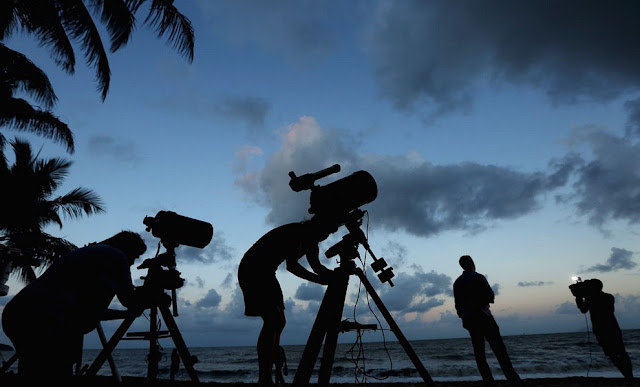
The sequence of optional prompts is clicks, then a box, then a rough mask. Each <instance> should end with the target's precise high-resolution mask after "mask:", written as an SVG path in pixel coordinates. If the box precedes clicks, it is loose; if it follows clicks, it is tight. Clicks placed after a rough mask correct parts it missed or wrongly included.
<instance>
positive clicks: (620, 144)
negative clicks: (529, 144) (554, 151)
mask: <svg viewBox="0 0 640 387" xmlns="http://www.w3.org/2000/svg"><path fill="white" fill-rule="evenodd" d="M570 140H571V145H572V146H574V147H579V146H586V147H587V148H588V150H589V151H590V153H591V154H592V157H591V158H590V160H585V159H583V158H582V157H580V156H577V155H576V154H573V156H572V159H571V161H570V163H572V164H573V166H574V177H573V178H574V182H573V188H574V189H573V191H572V192H571V193H570V194H567V195H564V196H558V200H560V201H564V202H572V203H574V204H575V206H576V208H577V210H578V212H579V213H580V214H582V215H584V216H586V217H587V218H588V219H589V223H590V224H592V225H594V226H596V227H602V226H603V225H604V224H605V223H606V222H608V221H610V220H622V221H626V222H628V223H629V224H638V223H640V207H639V205H638V203H640V144H638V143H635V142H632V141H629V140H628V139H625V138H623V137H617V136H614V135H612V134H609V133H606V132H604V131H603V130H602V129H600V128H597V127H582V128H579V129H576V131H575V133H574V135H573V136H572V137H571V139H570Z"/></svg>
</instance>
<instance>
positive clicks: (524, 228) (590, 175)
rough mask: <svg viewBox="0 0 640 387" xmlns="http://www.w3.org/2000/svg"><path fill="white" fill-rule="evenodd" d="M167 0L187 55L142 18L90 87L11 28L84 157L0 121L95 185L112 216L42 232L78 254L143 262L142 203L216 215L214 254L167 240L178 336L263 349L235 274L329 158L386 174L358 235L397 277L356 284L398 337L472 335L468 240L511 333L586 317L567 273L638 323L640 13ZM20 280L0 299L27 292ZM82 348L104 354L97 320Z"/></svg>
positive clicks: (296, 335)
mask: <svg viewBox="0 0 640 387" xmlns="http://www.w3.org/2000/svg"><path fill="white" fill-rule="evenodd" d="M176 5H177V6H178V7H179V9H180V10H181V11H182V13H183V14H184V15H185V16H187V17H188V18H189V19H190V20H191V22H192V23H193V27H194V29H195V36H196V40H195V42H196V44H195V56H194V60H193V62H192V63H188V62H186V61H185V60H184V59H183V58H182V57H180V56H179V55H178V54H177V53H176V52H175V51H174V50H172V48H171V47H169V46H168V45H167V44H166V42H165V40H164V39H157V38H156V36H155V35H154V34H153V32H152V31H149V30H147V29H146V28H144V27H143V26H142V25H140V26H139V27H138V29H137V31H136V33H135V34H134V35H133V38H132V40H131V41H130V42H129V44H128V45H127V47H125V48H124V49H121V50H120V51H118V52H117V53H115V54H112V55H111V56H110V57H109V60H110V66H111V84H110V88H109V94H108V96H107V98H106V100H105V101H104V102H103V101H101V98H100V94H99V93H98V92H97V91H96V87H97V83H96V82H95V81H94V72H93V69H91V68H87V67H86V66H84V65H83V64H82V63H81V61H80V60H78V65H77V68H76V73H75V74H74V75H69V74H66V73H64V72H63V71H62V70H60V69H59V68H57V67H56V66H55V64H54V63H53V61H52V60H51V59H50V56H49V51H48V49H46V48H42V47H39V46H38V44H37V42H36V41H35V40H34V39H33V37H30V36H27V35H21V34H16V35H14V36H12V37H11V38H10V39H7V40H6V41H5V42H4V43H5V44H6V45H7V46H9V47H10V48H12V49H14V50H18V51H21V52H23V53H25V54H26V55H27V56H28V57H29V59H31V60H32V61H33V62H34V63H35V64H36V65H38V66H40V67H41V68H42V69H44V70H45V71H46V72H47V74H48V75H49V77H50V79H51V82H52V84H53V87H54V90H55V91H56V94H57V95H58V97H59V102H58V104H57V105H56V107H55V109H54V113H55V114H56V115H58V116H59V117H60V118H61V119H62V120H63V121H65V122H66V123H67V124H68V125H69V127H70V128H71V130H72V131H73V133H74V135H75V139H76V149H77V150H76V152H75V153H74V154H73V155H69V154H66V153H65V151H64V148H63V147H61V146H59V145H57V144H54V143H52V142H51V141H47V140H43V139H41V138H38V137H34V136H28V135H25V134H23V133H19V132H14V131H9V130H5V129H3V133H4V134H5V135H6V136H7V137H8V138H11V137H12V136H14V135H17V136H21V137H25V138H28V139H29V140H30V141H31V142H32V144H33V146H34V148H36V149H40V147H41V149H42V150H41V155H42V156H43V157H66V158H69V159H71V160H72V161H73V166H72V168H71V173H70V175H69V177H68V178H67V179H66V182H65V185H64V186H63V187H62V188H61V189H60V192H59V193H60V194H62V193H66V192H68V191H69V190H71V189H73V188H75V187H79V186H82V187H86V188H90V189H92V190H94V191H95V192H96V193H97V194H98V195H99V196H100V197H101V198H102V200H103V202H104V204H105V206H106V208H107V212H106V213H104V214H100V215H96V216H91V217H87V218H84V219H81V220H68V221H66V222H65V226H64V227H63V228H62V229H57V228H52V229H50V230H49V231H50V232H51V233H52V234H54V235H56V236H61V237H65V238H67V239H69V240H70V241H72V242H74V243H75V244H77V245H79V246H82V245H84V244H86V243H89V242H93V241H97V240H101V239H104V238H106V237H108V236H110V235H112V234H113V233H115V232H117V231H119V230H121V229H132V230H134V231H140V232H141V233H142V234H143V235H144V236H145V238H146V240H147V242H148V246H149V249H148V251H147V256H146V257H152V256H153V255H154V254H155V251H156V248H157V243H158V240H157V239H155V238H153V236H151V234H150V233H149V232H146V231H145V230H144V225H143V224H142V220H143V219H144V217H145V216H154V215H155V214H156V213H157V212H158V211H160V210H169V211H175V212H177V213H179V214H181V215H184V216H187V217H192V218H196V219H199V220H204V221H207V222H209V223H211V224H212V225H213V227H214V236H213V239H212V242H211V243H210V244H209V245H208V246H207V247H205V248H204V249H196V248H190V247H185V246H181V247H179V248H178V249H177V255H178V270H180V271H181V272H182V276H183V277H184V278H185V280H186V281H187V284H186V285H185V286H184V287H182V288H180V289H179V290H178V310H179V316H178V317H176V321H177V323H178V325H179V327H180V329H181V332H182V334H183V336H184V338H185V341H186V342H187V345H189V346H218V345H254V344H255V340H256V338H257V335H258V331H259V329H260V327H261V321H260V319H258V318H249V317H245V316H244V315H243V308H244V306H243V304H242V296H241V293H240V291H239V288H238V286H237V278H236V271H237V265H238V263H239V261H240V259H241V257H242V255H243V254H244V252H245V251H246V250H247V249H248V248H249V247H250V246H251V245H252V244H253V243H254V242H255V241H256V240H257V239H258V238H259V237H260V236H261V235H262V234H264V233H265V232H267V231H268V230H270V229H271V228H273V227H276V226H278V225H280V224H284V223H287V222H293V221H299V220H302V219H305V218H308V217H309V214H308V212H307V209H308V207H309V191H302V192H293V191H292V190H291V189H290V188H289V185H288V182H289V176H288V173H289V172H290V171H295V172H296V173H297V174H298V175H301V174H303V173H308V172H314V171H317V170H320V169H323V168H326V167H328V166H330V165H333V164H336V163H338V164H340V165H341V171H340V172H339V173H337V174H334V175H331V176H329V177H326V178H324V179H321V180H319V181H318V182H317V183H318V184H320V185H324V184H327V183H329V182H331V181H333V180H335V179H338V178H342V177H346V176H348V175H350V174H351V173H353V172H355V171H358V170H366V171H368V172H369V173H371V175H372V176H373V177H374V178H375V179H376V182H377V185H378V197H377V198H376V200H375V201H373V202H372V203H369V204H367V205H365V206H363V209H366V210H367V211H368V216H367V217H365V221H366V222H368V223H366V224H365V225H363V229H365V228H366V232H367V233H368V236H369V244H370V245H371V248H372V251H373V252H374V253H375V254H376V256H377V257H384V258H385V260H386V261H387V262H388V264H389V266H391V267H393V271H394V273H395V278H394V279H393V282H394V284H395V286H393V287H391V286H389V285H388V284H382V283H380V281H379V280H378V279H377V278H376V277H375V275H373V274H370V277H369V278H370V281H371V283H372V284H373V285H374V286H375V287H376V291H377V293H378V294H379V295H380V296H381V298H382V300H383V302H384V303H385V305H386V306H387V308H388V309H390V310H391V311H392V313H393V315H394V318H395V319H396V322H397V323H398V325H399V326H400V328H401V329H402V331H403V332H404V334H405V335H406V336H407V337H408V338H410V339H429V338H446V337H466V335H467V332H466V331H465V330H464V329H463V328H462V326H461V324H460V320H459V319H458V317H457V316H456V315H455V309H454V307H453V298H452V293H451V290H452V283H453V281H454V280H455V279H456V278H457V276H458V275H460V273H461V269H460V267H459V266H458V258H459V257H460V256H461V255H463V254H469V255H471V256H472V257H474V259H475V261H476V265H477V270H478V272H480V273H482V274H485V275H486V276H487V278H488V280H489V282H490V284H491V285H492V286H493V287H494V289H495V291H496V294H497V296H496V301H495V304H493V305H492V306H491V308H492V311H493V313H494V315H495V316H496V319H497V321H498V323H499V324H500V326H501V330H502V333H503V334H505V335H510V334H523V333H527V334H534V333H547V332H566V331H578V330H584V329H585V319H584V316H583V315H581V314H580V313H579V311H578V309H577V308H576V307H575V304H574V301H573V297H572V296H571V293H570V292H569V289H568V285H570V284H571V283H572V281H571V276H572V275H579V276H581V277H582V278H583V279H586V278H599V279H601V280H602V281H603V283H604V290H605V291H607V292H609V293H611V294H614V295H615V297H616V316H617V318H618V321H619V322H620V325H621V326H622V328H624V329H636V328H640V291H639V288H638V285H637V283H638V274H639V270H638V266H637V261H638V259H637V257H638V255H637V254H638V242H637V232H638V222H639V221H640V211H638V206H637V204H636V203H638V192H640V175H639V172H638V171H640V168H638V166H639V165H640V152H638V150H639V145H638V135H639V134H640V99H639V98H638V97H639V86H640V72H639V71H638V66H637V63H638V59H640V58H637V56H638V55H639V54H638V53H640V50H639V48H640V46H639V45H640V43H638V40H637V38H636V36H638V33H640V31H639V29H640V27H639V26H638V25H637V22H636V20H637V17H638V16H639V14H640V5H638V4H636V3H634V2H628V3H627V2H625V3H620V4H619V7H618V8H613V7H610V8H608V7H607V6H606V5H604V4H603V3H599V2H562V3H558V2H555V3H553V6H550V5H548V4H545V3H541V2H525V3H522V2H518V3H517V5H516V4H515V3H510V2H503V1H486V2H473V3H470V2H465V3H453V2H446V1H433V2H422V1H401V2H400V1H396V2H393V1H350V2H339V1H328V2H322V3H319V2H313V1H297V2H292V1H275V2H268V3H263V2H257V1H244V2H237V1H236V2H232V1H215V2H209V1H204V0H199V1H191V2H176ZM78 55H80V54H78ZM345 233H346V230H344V229H341V230H339V231H338V232H337V233H335V234H334V235H332V236H331V237H330V238H329V239H328V240H327V241H325V242H323V244H322V245H321V251H323V250H324V249H326V248H328V247H330V246H331V245H332V244H333V243H335V242H337V241H338V240H339V239H340V238H341V236H342V235H344V234H345ZM360 252H361V254H362V256H363V258H364V256H365V254H364V253H365V252H364V249H362V248H361V249H360ZM321 259H322V262H323V263H325V264H326V265H327V266H328V267H330V268H333V267H335V266H336V260H335V259H325V258H324V257H323V256H322V255H321ZM303 260H304V259H303ZM369 262H371V258H369V259H368V261H367V264H366V267H369ZM283 266H284V265H283ZM134 269H135V267H134ZM132 274H133V276H134V278H136V279H137V278H139V277H140V276H141V275H144V274H145V271H144V270H133V273H132ZM277 276H278V278H279V280H280V281H281V284H282V287H283V290H284V293H285V299H286V308H287V310H286V315H287V321H288V323H287V326H286V328H285V331H284V333H283V338H282V341H283V343H285V344H302V343H304V342H305V341H306V338H307V336H308V333H309V331H310V329H311V325H312V323H313V319H314V318H315V315H316V312H317V308H318V305H319V302H320V300H321V299H322V295H323V292H324V289H325V288H324V287H322V286H319V285H315V284H307V283H305V282H304V281H302V280H299V279H298V278H296V277H295V276H293V275H292V274H290V273H288V272H286V271H285V270H284V268H283V267H282V268H281V269H280V270H279V271H278V274H277ZM357 282H358V281H357V280H356V279H355V278H353V279H352V280H351V288H350V292H349V295H348V297H347V300H346V302H347V307H346V308H345V314H344V317H345V318H347V317H349V318H353V316H354V313H355V316H356V319H357V320H358V321H360V322H365V323H367V322H374V321H375V318H374V316H373V314H372V312H371V311H370V310H369V308H368V307H367V304H366V297H364V294H361V297H360V299H359V301H358V304H357V307H356V308H354V307H353V305H354V301H355V299H356V298H355V292H356V291H357V289H358V287H357V285H358V283H357ZM138 283H140V281H139V280H138ZM10 285H11V287H10V294H9V296H7V297H3V298H1V299H0V305H4V304H5V303H6V302H7V301H8V300H9V299H10V297H11V296H12V295H13V294H15V293H16V292H17V291H19V289H20V288H21V286H22V285H20V284H18V283H16V282H15V281H13V280H12V282H10ZM114 306H117V305H114ZM354 310H355V312H354ZM374 310H375V308H374ZM378 317H379V318H380V314H379V313H378ZM145 323H146V324H148V323H147V322H146V320H145V319H144V318H139V319H138V321H136V323H135V325H134V327H133V328H132V330H144V329H145V327H146V329H148V326H146V325H145ZM383 325H384V326H385V327H386V324H385V323H384V322H383ZM116 326H117V324H112V323H107V324H105V331H106V332H107V333H109V332H112V331H113V330H114V329H115V327H116ZM390 336H392V335H390V334H388V335H387V338H389V337H390ZM340 339H341V341H345V342H349V341H351V340H352V339H353V337H352V336H350V334H345V335H343V336H341V338H340ZM365 339H370V340H380V339H381V336H380V335H379V333H368V334H367V336H365ZM0 342H7V339H6V337H5V336H4V335H2V336H0ZM86 343H87V346H89V347H91V346H93V347H99V342H98V339H97V335H95V337H93V334H91V335H89V336H88V337H87V339H86ZM121 345H123V346H124V345H137V346H144V343H143V342H140V343H137V342H136V343H132V342H126V343H124V342H123V343H122V344H121Z"/></svg>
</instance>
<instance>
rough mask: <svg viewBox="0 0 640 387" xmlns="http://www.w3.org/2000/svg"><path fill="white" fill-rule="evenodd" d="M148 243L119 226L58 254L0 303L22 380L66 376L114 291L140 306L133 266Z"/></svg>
mask: <svg viewBox="0 0 640 387" xmlns="http://www.w3.org/2000/svg"><path fill="white" fill-rule="evenodd" d="M146 249H147V246H146V245H145V243H144V241H143V240H142V238H141V237H140V235H139V234H137V233H135V232H132V231H121V232H119V233H117V234H115V235H113V236H112V237H110V238H108V239H105V240H103V241H102V242H98V243H93V244H89V245H87V246H85V247H82V248H79V249H76V250H74V251H71V252H70V253H68V254H66V255H64V256H62V257H60V258H58V259H56V260H55V261H54V263H53V264H52V265H51V266H50V267H49V268H48V269H47V270H46V271H45V272H44V273H43V274H42V275H41V276H40V277H38V278H37V279H35V280H34V281H32V282H30V283H29V284H27V285H26V286H25V287H24V288H22V289H21V290H20V291H19V292H18V293H17V294H16V295H15V296H14V297H13V298H12V299H11V300H10V301H9V302H8V303H7V305H6V306H5V307H4V310H3V313H2V327H3V330H4V332H5V334H6V335H7V336H8V337H9V339H10V340H11V342H12V343H13V345H14V346H15V349H16V353H17V355H18V375H19V376H20V377H21V378H24V379H26V380H34V381H42V382H45V381H46V382H50V381H51V380H60V379H64V380H68V378H70V377H72V376H73V372H74V371H73V366H74V363H77V362H78V361H79V360H80V359H81V354H82V352H81V351H82V340H83V336H84V334H86V333H89V332H91V331H92V330H93V329H94V328H96V327H97V325H98V323H99V322H100V321H101V320H102V319H104V317H105V316H106V315H107V313H108V311H109V309H108V308H109V304H110V303H111V300H112V299H113V298H114V296H117V297H118V300H119V301H120V303H121V304H122V305H123V306H124V307H127V308H130V309H133V310H138V311H140V310H142V309H143V308H144V307H143V304H144V303H145V302H147V301H146V300H144V293H145V292H144V291H143V290H142V289H140V288H135V287H134V285H133V282H132V280H131V268H130V266H131V265H133V263H134V261H135V260H136V258H138V257H139V256H140V255H142V254H143V253H144V252H145V251H146Z"/></svg>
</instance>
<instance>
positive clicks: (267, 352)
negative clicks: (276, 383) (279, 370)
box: [257, 306, 286, 385]
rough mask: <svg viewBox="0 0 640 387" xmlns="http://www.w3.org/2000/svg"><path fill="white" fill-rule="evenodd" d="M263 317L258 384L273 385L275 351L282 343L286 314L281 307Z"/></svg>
mask: <svg viewBox="0 0 640 387" xmlns="http://www.w3.org/2000/svg"><path fill="white" fill-rule="evenodd" d="M261 317H262V320H263V321H264V323H263V325H262V330H261V331H260V335H259V336H258V348H257V349H258V368H259V378H258V383H259V384H260V385H271V384H273V379H272V373H273V364H274V360H275V357H274V356H275V351H276V349H277V347H278V345H279V343H280V333H281V332H282V329H283V328H284V324H285V323H286V321H285V319H284V312H283V311H282V309H281V308H280V307H279V306H278V307H274V308H272V309H270V310H268V311H266V312H265V313H264V314H263V315H262V316H261Z"/></svg>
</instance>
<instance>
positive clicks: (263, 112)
mask: <svg viewBox="0 0 640 387" xmlns="http://www.w3.org/2000/svg"><path fill="white" fill-rule="evenodd" d="M213 109H214V111H215V112H217V113H218V114H221V115H223V116H226V117H230V118H235V119H239V120H242V121H245V122H246V123H247V125H249V126H251V127H263V126H264V120H265V118H266V116H267V113H269V110H270V109H271V103H270V102H269V101H267V100H265V99H263V98H258V97H226V98H224V100H223V101H222V102H221V103H219V104H216V105H215V106H214V108H213Z"/></svg>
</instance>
